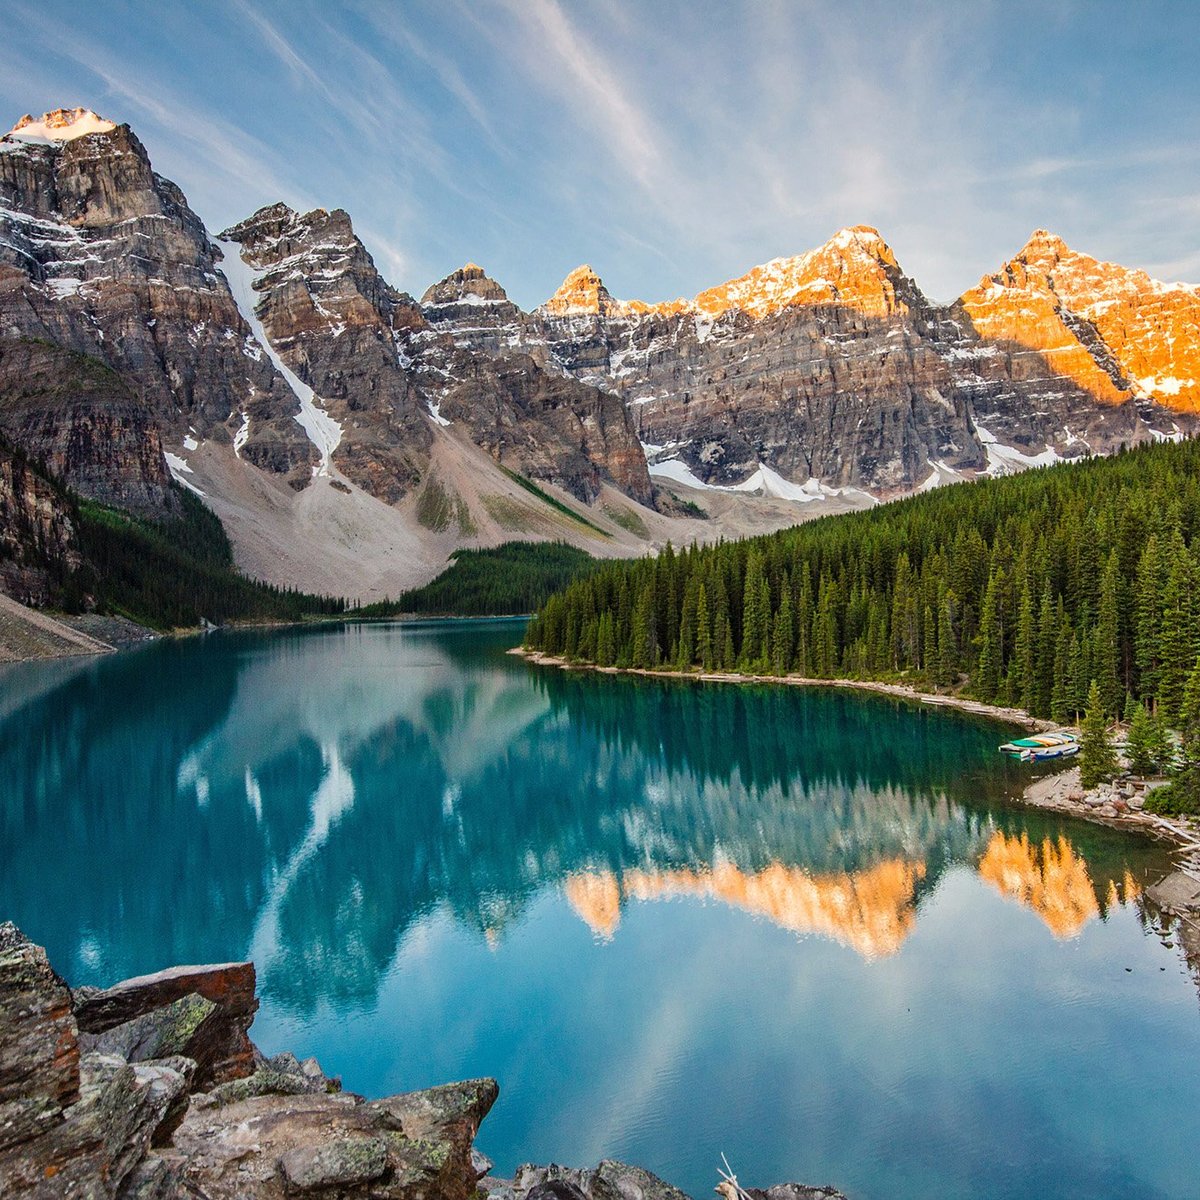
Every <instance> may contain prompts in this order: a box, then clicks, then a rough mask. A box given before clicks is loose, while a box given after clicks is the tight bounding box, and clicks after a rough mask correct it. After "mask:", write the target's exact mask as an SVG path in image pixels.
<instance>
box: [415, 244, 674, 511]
mask: <svg viewBox="0 0 1200 1200" xmlns="http://www.w3.org/2000/svg"><path fill="white" fill-rule="evenodd" d="M422 305H423V308H424V313H425V318H426V320H427V322H428V325H429V328H428V330H427V331H425V332H423V333H418V334H417V335H416V336H414V337H413V338H412V339H411V342H410V345H409V353H410V354H411V356H412V361H413V367H414V370H415V372H416V374H417V378H418V379H419V380H420V383H421V386H422V388H423V390H424V392H425V394H426V396H427V397H428V403H429V406H430V410H431V411H432V412H433V413H434V414H435V419H436V420H438V421H439V422H452V423H453V424H456V425H460V426H464V427H465V428H466V429H467V431H468V433H469V436H470V438H471V440H472V441H473V442H474V443H475V444H476V445H478V446H482V447H483V448H484V449H486V450H487V451H488V453H489V454H491V455H492V456H493V457H494V458H496V459H497V461H498V462H500V463H501V465H503V466H506V467H508V468H510V469H511V470H515V471H517V472H519V473H520V474H522V475H527V476H529V477H531V478H534V479H539V480H542V481H545V482H550V483H555V484H558V485H560V486H561V487H563V488H565V489H566V490H567V491H568V492H570V493H571V494H572V495H574V496H577V497H578V498H579V499H581V500H583V501H585V502H588V503H590V502H591V501H593V500H595V498H596V496H597V495H598V494H599V491H600V485H601V483H602V482H603V481H606V480H607V481H609V482H611V483H614V484H615V485H616V486H617V487H618V488H619V489H620V490H621V491H623V492H624V493H625V494H626V495H627V496H630V497H632V498H633V499H634V500H637V501H639V502H640V503H642V504H647V505H648V504H650V503H652V499H653V493H652V490H651V486H650V476H649V474H648V472H647V469H646V459H645V454H644V453H643V451H642V447H641V444H640V442H639V440H638V436H637V431H636V427H635V425H634V422H633V420H632V419H631V416H630V414H629V412H628V411H627V409H626V406H625V405H624V404H623V403H622V401H621V400H620V398H619V397H618V396H617V395H616V394H615V392H614V391H613V390H612V389H611V388H610V387H596V386H593V384H592V382H591V381H585V380H581V379H575V378H571V377H570V376H569V375H568V373H567V372H565V371H563V370H562V368H561V366H560V365H559V364H558V363H557V362H554V361H553V360H551V359H549V358H548V356H547V354H546V352H545V347H544V346H543V345H542V344H540V343H539V341H538V337H537V327H536V325H535V324H534V323H532V322H531V321H530V320H529V318H528V317H526V315H525V314H524V313H522V312H521V310H520V309H519V308H517V306H516V305H515V304H513V303H512V301H510V300H509V299H508V296H507V295H506V293H505V291H504V289H503V288H502V287H501V286H500V285H499V284H498V283H496V282H495V280H493V279H490V278H488V276H487V275H486V274H484V272H483V269H482V268H481V267H478V266H476V265H475V264H474V263H468V264H467V265H466V266H465V267H462V268H461V269H459V270H458V271H455V272H454V273H453V274H451V275H448V276H447V277H446V278H445V279H443V280H442V281H441V282H440V283H437V284H434V286H433V287H431V288H430V289H429V290H428V291H427V292H426V293H425V296H424V299H423V301H422Z"/></svg>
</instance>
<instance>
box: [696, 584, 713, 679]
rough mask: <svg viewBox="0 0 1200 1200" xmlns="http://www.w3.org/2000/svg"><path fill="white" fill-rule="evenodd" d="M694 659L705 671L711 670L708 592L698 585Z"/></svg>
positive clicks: (711, 651) (702, 585)
mask: <svg viewBox="0 0 1200 1200" xmlns="http://www.w3.org/2000/svg"><path fill="white" fill-rule="evenodd" d="M696 657H697V658H698V659H699V660H700V665H701V666H702V667H703V668H704V670H706V671H711V670H712V669H713V641H712V625H711V624H710V623H709V619H708V590H707V588H705V586H704V584H701V585H700V593H699V595H698V596H697V598H696Z"/></svg>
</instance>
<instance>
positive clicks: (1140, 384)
mask: <svg viewBox="0 0 1200 1200" xmlns="http://www.w3.org/2000/svg"><path fill="white" fill-rule="evenodd" d="M1197 413H1200V290H1198V289H1197V288H1195V287H1191V286H1187V285H1184V284H1178V283H1160V282H1158V281H1156V280H1154V279H1151V278H1150V277H1149V276H1148V275H1146V274H1145V273H1144V272H1142V271H1139V270H1136V269H1129V268H1125V267H1121V266H1117V265H1114V264H1111V263H1105V262H1099V261H1097V260H1095V259H1093V258H1090V257H1088V256H1087V255H1085V254H1082V253H1079V252H1076V251H1074V250H1072V249H1071V248H1070V247H1068V246H1067V245H1066V244H1064V243H1063V241H1062V240H1061V239H1059V238H1057V237H1055V236H1054V235H1053V234H1051V233H1048V232H1046V231H1044V230H1038V231H1036V232H1035V233H1034V234H1033V235H1032V237H1031V238H1030V239H1029V241H1028V243H1027V244H1026V245H1025V246H1024V247H1022V248H1021V249H1020V250H1019V251H1017V253H1016V254H1015V255H1014V257H1013V258H1012V259H1011V260H1010V261H1009V262H1007V263H1004V264H1003V265H1001V266H1000V267H999V269H998V270H997V271H996V272H995V273H994V274H992V275H988V276H986V277H985V278H983V279H982V280H981V281H980V283H979V285H978V286H977V287H975V288H972V289H971V290H970V291H968V292H966V293H965V294H964V295H962V296H961V297H959V298H958V299H957V300H955V301H954V302H953V303H950V304H947V305H941V304H936V303H934V302H932V301H931V300H929V299H928V298H927V297H926V296H925V295H924V294H923V293H922V291H921V289H920V287H919V286H918V284H917V283H916V282H915V281H914V280H913V279H912V278H910V277H909V276H908V275H907V274H906V273H905V272H904V270H903V268H902V267H901V266H900V264H899V263H898V262H897V260H896V257H895V255H894V254H893V253H892V251H891V249H890V248H889V247H888V245H887V243H886V242H885V241H884V239H883V237H882V236H881V235H880V234H879V233H878V232H877V231H876V230H874V229H872V228H868V227H866V226H854V227H850V228H846V229H842V230H841V231H839V232H837V233H835V234H834V235H833V237H832V238H830V240H829V241H828V242H826V243H825V244H824V245H822V246H819V247H817V248H816V249H814V250H810V251H808V252H806V253H803V254H800V255H797V256H795V257H791V258H780V259H775V260H773V261H772V262H769V263H766V264H764V265H761V266H757V267H754V268H753V269H751V270H750V271H748V272H747V273H746V274H745V275H743V276H741V277H740V278H738V279H733V280H729V281H728V282H725V283H722V284H720V285H718V286H715V287H713V288H710V289H708V290H707V291H703V292H701V293H700V294H699V295H697V296H695V297H694V298H692V299H690V300H684V299H679V300H673V301H670V302H667V303H643V302H641V301H622V300H617V299H615V298H614V297H613V296H611V295H610V294H609V292H608V290H607V289H606V288H605V286H604V284H603V282H602V281H601V279H600V278H599V276H598V275H597V274H596V273H595V272H594V271H593V270H592V269H591V268H590V267H587V266H582V267H579V268H577V269H576V270H574V271H572V272H571V273H570V274H569V275H568V276H567V278H566V280H565V281H564V283H563V285H562V287H561V288H560V289H559V290H558V291H557V292H556V293H555V294H554V296H552V297H551V298H550V299H549V300H547V301H546V302H545V303H544V304H543V305H541V306H540V307H538V308H536V309H534V310H533V311H532V312H524V311H522V310H521V309H520V308H519V307H518V306H517V305H516V304H514V303H513V302H512V301H510V300H509V298H508V296H507V294H506V293H505V290H504V288H503V286H502V285H501V284H500V283H499V282H497V281H496V280H493V279H491V278H489V277H488V276H487V274H486V273H485V272H484V270H483V269H482V268H480V267H478V266H476V265H474V264H467V265H466V266H464V267H463V268H461V269H460V270H457V271H455V272H454V273H453V274H451V275H449V276H448V277H447V278H445V279H443V280H441V281H440V282H438V283H435V284H433V286H431V287H429V288H428V290H427V291H426V292H425V293H424V295H423V296H422V297H421V299H420V300H419V301H418V300H416V299H414V298H413V296H411V295H408V294H406V293H404V292H402V291H399V290H397V289H396V288H395V287H394V286H392V285H391V284H390V283H389V282H388V281H387V280H385V279H384V278H383V277H382V275H381V274H380V272H379V270H378V269H377V268H376V265H375V263H374V261H373V260H372V258H371V255H370V254H369V253H368V252H367V250H366V248H365V247H364V246H363V244H362V242H361V241H360V240H359V239H358V237H357V236H356V235H355V232H354V227H353V224H352V221H351V218H350V216H349V215H348V214H347V213H346V212H343V211H341V210H334V211H330V212H326V211H325V210H323V209H317V210H315V211H313V212H309V213H298V212H295V211H293V210H292V209H291V208H289V207H288V206H287V205H285V204H282V203H279V204H273V205H270V206H269V207H266V208H263V209H261V210H260V211H258V212H256V213H253V214H251V215H249V216H247V217H246V219H245V220H243V221H241V222H239V223H238V224H236V225H234V226H232V227H231V228H228V229H225V230H221V231H214V230H210V229H208V228H207V227H206V226H205V224H204V222H203V221H202V220H201V218H200V217H199V216H197V214H196V213H195V212H193V210H192V209H191V208H190V207H189V205H188V202H187V199H186V197H185V196H184V195H183V193H182V192H181V191H180V189H179V188H178V187H177V186H176V185H175V184H173V183H172V182H170V181H169V180H167V179H164V178H163V177H162V176H160V175H158V174H156V173H155V172H154V170H153V168H152V166H151V163H150V159H149V156H148V154H147V152H146V149H145V147H144V146H143V145H142V143H141V142H140V141H139V140H138V137H137V136H136V134H135V133H134V132H133V130H132V129H130V127H129V126H128V125H123V124H115V123H113V122H111V121H108V120H105V119H103V118H101V117H99V116H97V115H96V114H95V113H92V112H90V111H87V110H84V109H68V110H63V109H59V110H57V111H54V112H50V113H46V114H45V115H44V116H41V117H39V118H34V117H30V116H26V117H23V118H22V119H21V120H20V121H18V122H17V124H16V125H15V126H14V128H13V129H12V130H11V132H10V133H9V134H8V135H7V136H5V137H4V138H3V139H0V439H2V440H0V511H2V512H3V513H4V514H5V521H4V529H3V535H2V537H0V554H2V555H3V556H4V561H3V563H0V579H2V580H3V582H4V586H5V588H6V589H7V590H8V591H9V592H11V593H12V594H13V595H15V596H16V597H17V598H18V599H22V600H33V601H38V600H39V599H40V598H41V597H42V596H43V594H44V592H45V579H44V571H43V570H42V567H41V566H40V565H39V564H44V562H45V561H46V560H47V556H50V557H54V556H57V557H58V558H60V559H64V560H66V559H69V558H70V556H71V555H72V554H74V553H76V551H75V550H74V549H73V543H72V538H73V531H72V527H71V517H70V512H69V505H68V501H67V496H68V494H69V493H67V492H65V491H64V490H63V488H64V486H65V488H66V489H69V490H70V492H74V493H76V494H77V495H78V496H81V497H84V498H87V499H90V500H93V501H97V502H100V503H102V504H105V505H108V506H112V507H115V508H117V509H121V510H125V511H127V512H129V513H132V514H135V515H137V516H139V517H149V518H163V517H166V516H169V515H170V514H171V513H173V512H174V511H176V510H177V509H178V508H179V506H180V505H181V503H182V501H181V498H180V490H179V487H178V485H182V487H183V488H185V489H188V490H190V491H191V492H192V493H195V494H196V495H198V496H199V497H200V498H201V499H202V500H203V501H204V503H205V504H206V505H207V506H208V507H210V508H211V509H212V511H213V512H215V513H216V514H217V516H218V517H219V518H220V520H221V522H222V524H223V525H224V528H225V530H226V532H227V533H228V536H229V538H230V539H231V541H232V545H233V549H234V557H235V561H236V564H237V565H238V566H239V567H240V568H241V569H242V570H243V571H244V572H245V573H246V574H248V575H250V576H252V577H255V578H259V579H262V580H264V581H267V582H269V583H272V584H275V585H280V586H287V587H298V588H303V589H305V590H307V591H314V592H322V593H326V594H328V595H337V596H344V597H346V598H348V599H351V600H362V601H370V600H377V599H380V598H382V597H385V596H395V595H397V594H398V593H399V592H400V591H402V590H403V589H405V588H409V587H413V586H416V585H419V584H422V583H424V582H426V581H428V580H429V579H431V578H432V577H433V576H435V575H436V574H437V573H438V572H439V571H440V570H441V569H442V568H443V566H444V565H445V563H446V562H447V559H448V558H449V556H450V554H451V553H452V552H454V551H455V550H456V549H458V548H461V547H490V546H496V545H499V544H501V543H503V542H506V541H511V540H532V541H545V540H561V541H565V542H568V543H571V544H573V545H575V546H577V547H580V548H582V549H585V550H586V551H588V552H589V553H590V554H593V555H596V556H601V557H631V556H636V555H639V554H641V553H644V552H647V551H649V550H651V549H654V548H658V547H660V546H662V545H664V544H665V543H666V542H667V541H668V540H670V541H674V542H675V543H676V544H679V543H687V542H691V541H711V540H714V539H716V538H718V537H728V536H737V535H741V534H746V533H752V532H764V531H767V530H771V529H776V528H780V527H783V526H786V525H790V524H793V523H795V522H796V521H799V520H803V519H806V518H810V517H813V516H817V515H822V514H825V513H831V512H838V511H845V510H848V509H853V508H862V507H866V506H869V505H872V504H874V503H876V502H877V501H880V500H884V499H890V498H893V497H897V496H901V495H904V494H906V493H911V492H914V491H918V490H922V489H928V488H931V487H936V486H939V485H942V484H946V483H951V482H955V481H959V480H966V479H971V478H973V477H976V476H978V475H982V474H1003V473H1008V472H1012V471H1016V470H1021V469H1024V468H1026V467H1030V466H1037V465H1043V464H1048V463H1051V462H1054V461H1057V460H1059V459H1070V458H1077V457H1081V456H1085V455H1089V454H1104V453H1108V452H1110V451H1114V450H1116V449H1118V448H1119V447H1122V446H1129V445H1133V444H1136V443H1142V442H1146V441H1150V440H1154V439H1164V438H1171V439H1177V438H1180V437H1184V436H1190V435H1191V434H1192V433H1194V432H1195V430H1196V422H1197Z"/></svg>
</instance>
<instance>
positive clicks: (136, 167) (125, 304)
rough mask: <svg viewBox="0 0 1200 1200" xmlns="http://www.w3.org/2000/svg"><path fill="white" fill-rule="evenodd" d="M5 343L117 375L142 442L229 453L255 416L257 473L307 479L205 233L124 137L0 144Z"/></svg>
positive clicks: (14, 139)
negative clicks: (205, 442)
mask: <svg viewBox="0 0 1200 1200" xmlns="http://www.w3.org/2000/svg"><path fill="white" fill-rule="evenodd" d="M0 334H2V335H3V336H4V337H6V338H26V339H28V338H33V339H40V340H43V341H46V342H50V343H52V344H54V345H56V346H59V347H61V348H63V349H66V350H71V351H74V352H75V353H77V354H84V355H87V356H89V357H92V358H95V359H97V360H99V361H100V362H101V363H103V364H104V365H105V366H108V367H110V368H112V369H113V370H114V371H116V372H117V374H118V375H119V376H120V378H121V380H122V381H123V382H124V384H125V386H126V388H127V389H128V392H129V394H130V395H131V396H134V397H136V400H137V403H138V404H139V405H140V407H141V408H142V410H143V415H142V416H141V418H140V422H141V425H142V427H143V428H144V429H147V430H148V429H150V428H151V427H153V428H154V429H156V430H158V431H159V433H160V434H162V435H169V436H171V437H172V438H173V439H174V440H175V441H178V440H179V439H180V438H182V437H183V436H185V435H186V434H187V433H188V431H189V430H190V431H192V433H193V434H198V435H199V436H207V437H216V438H223V439H225V440H228V439H229V438H231V437H232V436H233V433H234V431H235V430H237V429H239V428H240V427H241V426H242V425H243V423H244V422H243V418H242V416H241V414H242V413H243V412H247V413H249V414H250V418H251V421H252V429H251V436H250V437H249V438H247V439H246V441H245V445H244V448H243V453H244V454H245V456H246V457H247V458H248V459H249V460H251V461H254V462H255V463H257V464H258V465H260V466H262V467H264V468H265V469H268V470H275V471H282V472H288V471H293V470H296V469H297V468H300V469H305V470H306V469H307V464H308V462H309V460H310V458H311V456H312V455H311V447H310V446H309V444H308V442H307V439H306V438H305V436H304V432H303V430H301V429H300V428H299V427H298V426H297V425H296V423H295V422H294V421H293V420H291V411H290V410H291V409H292V408H293V407H294V401H293V399H292V397H291V395H290V393H289V392H288V390H287V388H286V387H285V386H284V385H283V381H282V380H280V379H279V378H278V376H277V374H276V372H275V371H274V370H273V369H272V368H271V365H270V364H269V363H268V362H267V361H266V360H265V359H264V357H263V354H262V352H261V350H260V349H259V347H258V346H257V345H255V343H254V340H253V338H252V336H251V332H250V329H249V327H248V326H247V325H246V323H245V322H244V321H243V320H242V318H241V315H240V314H239V312H238V309H237V306H236V304H235V303H234V301H233V297H232V295H231V294H230V292H229V288H228V287H227V286H226V283H225V280H224V279H223V278H222V277H221V275H219V274H218V273H217V269H216V257H215V254H214V251H213V249H212V246H211V245H210V242H209V239H208V236H207V233H206V232H205V229H204V226H203V224H202V223H201V221H200V219H199V218H198V217H197V216H196V215H195V213H193V212H192V211H191V209H190V208H188V206H187V203H186V201H185V200H184V197H183V194H182V193H181V192H180V191H179V189H178V188H177V187H176V186H175V185H174V184H173V183H171V182H170V181H169V180H166V179H164V178H163V177H162V176H160V175H156V174H155V173H154V171H153V169H152V168H151V166H150V160H149V157H148V156H147V154H146V150H145V148H144V147H143V146H142V144H141V142H140V141H139V140H138V139H137V137H136V135H135V134H134V133H133V131H132V130H131V129H130V128H129V127H128V126H127V125H113V124H112V123H111V122H107V121H102V120H100V119H99V118H96V117H95V114H91V113H85V112H84V111H83V110H76V111H75V112H66V113H64V112H61V111H60V112H58V113H49V114H46V116H45V117H44V118H42V119H41V120H40V121H30V120H28V119H26V120H25V121H24V123H19V124H18V127H17V128H16V129H14V130H13V132H12V133H10V134H9V135H8V136H6V137H4V138H3V139H0ZM63 399H64V400H66V401H69V399H70V398H69V397H64V398H63ZM68 411H69V404H68ZM48 436H52V437H54V436H57V437H58V438H59V440H60V441H63V440H69V439H70V434H69V432H67V433H60V434H57V435H55V434H50V433H48ZM147 453H148V454H150V455H151V456H153V453H155V451H154V449H153V447H150V448H149V449H148V451H147ZM97 470H98V471H99V472H100V473H101V474H105V473H106V469H105V468H104V466H103V465H102V464H98V466H97ZM146 482H147V484H149V483H150V482H151V481H149V480H147V481H146ZM102 498H103V497H102ZM145 498H146V499H151V498H152V497H150V496H149V495H147V496H146V497H145Z"/></svg>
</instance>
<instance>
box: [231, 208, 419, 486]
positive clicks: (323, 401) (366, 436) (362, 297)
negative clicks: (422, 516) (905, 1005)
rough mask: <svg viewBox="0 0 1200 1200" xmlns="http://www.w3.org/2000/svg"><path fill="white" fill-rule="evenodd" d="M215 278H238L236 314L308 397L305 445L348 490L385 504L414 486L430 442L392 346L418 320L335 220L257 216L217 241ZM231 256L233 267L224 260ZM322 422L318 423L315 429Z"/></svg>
mask: <svg viewBox="0 0 1200 1200" xmlns="http://www.w3.org/2000/svg"><path fill="white" fill-rule="evenodd" d="M221 239H222V241H223V243H224V250H225V255H226V257H225V268H224V269H225V271H226V273H227V274H228V273H229V272H230V270H236V269H237V268H238V266H239V261H238V259H239V258H240V263H241V264H244V266H245V267H247V268H249V272H250V278H249V280H248V282H249V286H250V288H251V289H252V292H251V294H250V296H249V297H248V301H249V303H250V304H253V305H254V309H253V311H252V312H246V314H245V315H246V317H247V319H248V320H249V321H250V322H251V323H256V324H258V325H259V328H260V329H261V331H262V336H263V338H264V339H265V341H266V343H267V346H268V348H269V349H270V350H271V351H272V352H273V353H275V354H277V355H278V356H279V359H280V360H282V363H283V364H284V365H285V366H286V367H287V368H288V369H290V370H291V371H293V372H294V373H295V375H296V376H297V377H298V378H299V380H300V381H301V382H302V383H303V384H304V385H307V387H309V388H311V389H312V392H313V393H314V395H313V397H312V399H311V401H308V397H307V396H304V395H303V394H302V395H301V397H300V399H301V408H302V415H303V413H304V404H305V403H306V402H309V403H311V405H312V406H313V407H314V408H315V410H316V413H317V415H315V416H314V417H312V418H310V421H311V424H312V425H313V426H315V432H316V436H315V437H314V441H318V442H321V441H323V440H324V442H325V452H326V454H327V455H328V456H329V459H330V461H332V463H333V465H334V466H336V467H337V469H338V470H340V471H341V472H342V473H343V474H344V475H345V476H346V478H347V479H350V480H351V481H352V482H354V483H357V484H358V485H359V486H360V487H362V488H363V489H364V490H365V491H367V492H370V493H371V494H372V495H374V496H377V497H378V498H379V499H381V500H383V501H385V502H386V503H389V504H391V503H394V502H395V501H396V500H398V499H400V497H401V496H403V495H404V494H405V493H406V492H407V491H408V490H409V489H410V488H411V487H412V486H413V484H414V483H416V482H417V481H418V480H419V479H420V478H421V475H422V472H423V470H424V467H425V465H426V463H427V461H428V451H429V444H430V441H431V432H430V421H429V417H428V415H427V413H426V411H425V408H424V401H423V398H422V397H421V395H420V394H419V393H418V391H417V390H416V389H415V388H414V387H413V384H412V382H411V380H410V378H409V375H408V373H407V371H406V369H405V366H406V363H405V361H404V354H403V346H404V342H405V340H406V338H407V336H408V335H409V334H410V333H411V332H415V331H416V330H419V329H422V328H423V327H424V325H425V320H424V318H423V317H422V315H421V310H420V308H419V307H418V306H417V304H416V303H415V302H414V301H413V299H412V298H411V297H410V296H407V295H405V294H404V293H402V292H397V291H395V290H394V289H393V288H391V287H389V286H388V284H387V283H386V282H385V281H384V279H383V277H382V276H381V275H380V274H379V272H378V271H377V270H376V268H375V263H374V261H373V260H372V258H371V256H370V254H368V253H367V251H366V248H365V247H364V246H363V244H362V242H360V241H359V240H358V238H357V237H356V236H355V234H354V229H353V227H352V226H351V223H350V218H349V216H348V215H347V214H346V213H345V212H343V211H342V210H341V209H335V210H334V211H333V212H326V211H325V210H324V209H316V210H314V211H313V212H309V213H304V214H300V213H297V212H295V211H293V210H292V209H290V208H288V206H287V205H285V204H273V205H271V206H269V207H267V208H263V209H260V210H259V211H258V212H256V213H255V214H254V215H253V216H252V217H249V218H248V219H247V220H245V221H243V222H241V223H240V224H238V225H235V226H233V227H232V228H231V229H227V230H226V231H225V232H224V233H222V234H221ZM235 256H238V258H235ZM322 417H323V418H324V421H322V420H321V418H322Z"/></svg>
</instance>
